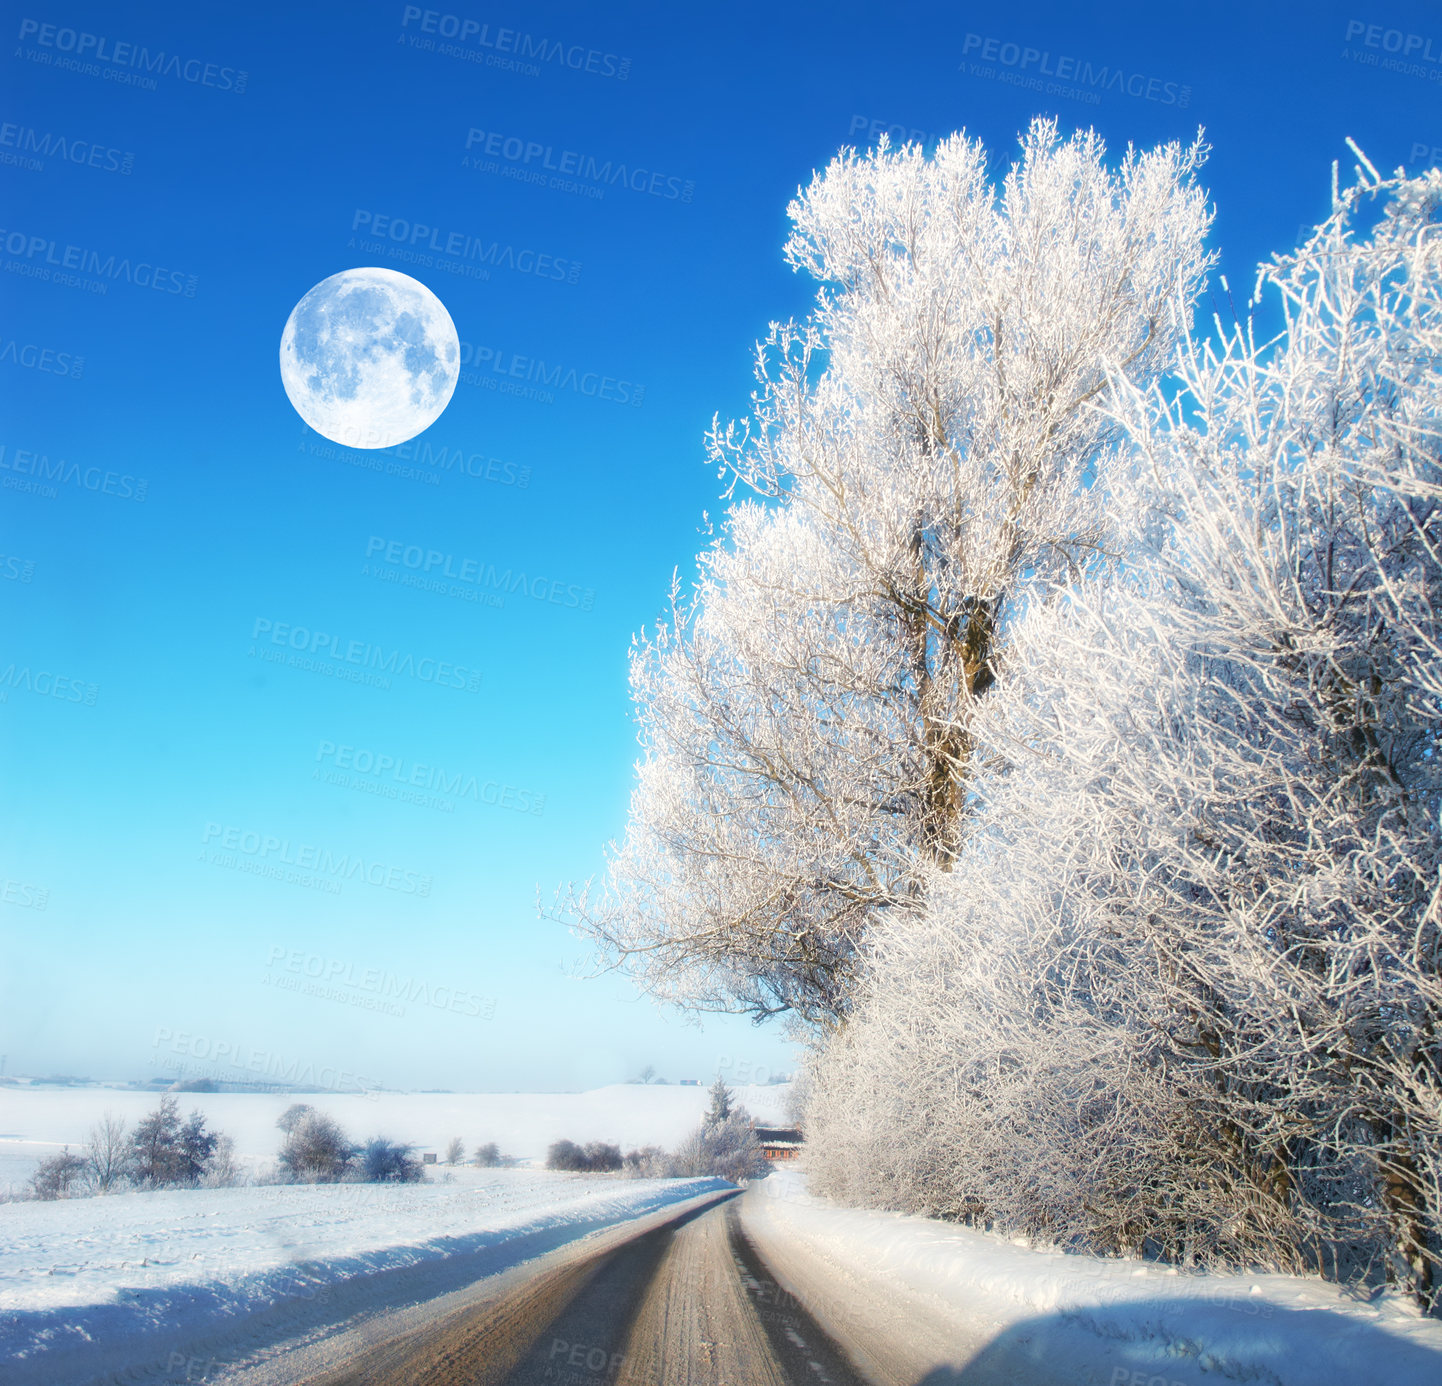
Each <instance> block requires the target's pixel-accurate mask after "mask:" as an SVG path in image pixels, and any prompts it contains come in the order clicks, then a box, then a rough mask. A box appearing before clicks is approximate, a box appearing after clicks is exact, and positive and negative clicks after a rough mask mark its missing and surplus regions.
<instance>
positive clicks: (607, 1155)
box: [546, 1140, 623, 1174]
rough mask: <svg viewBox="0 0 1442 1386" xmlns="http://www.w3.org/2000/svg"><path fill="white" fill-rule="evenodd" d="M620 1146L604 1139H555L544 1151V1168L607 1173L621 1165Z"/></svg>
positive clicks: (578, 1172) (582, 1172) (586, 1172)
mask: <svg viewBox="0 0 1442 1386" xmlns="http://www.w3.org/2000/svg"><path fill="white" fill-rule="evenodd" d="M622 1163H623V1161H622V1158H621V1147H620V1146H619V1145H608V1144H607V1143H606V1142H604V1141H587V1142H586V1144H585V1145H584V1146H580V1145H577V1144H576V1143H575V1141H567V1140H560V1141H556V1142H555V1143H554V1144H553V1145H552V1146H551V1148H550V1149H549V1150H548V1151H547V1152H546V1168H547V1169H560V1170H570V1171H572V1172H574V1173H577V1174H609V1173H611V1172H612V1171H614V1170H618V1169H620V1168H621V1166H622Z"/></svg>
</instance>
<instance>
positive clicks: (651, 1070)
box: [641, 1064, 656, 1083]
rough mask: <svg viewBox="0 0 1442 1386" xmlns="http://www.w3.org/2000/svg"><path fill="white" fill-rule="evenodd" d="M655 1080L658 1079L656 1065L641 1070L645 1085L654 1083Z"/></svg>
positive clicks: (648, 1065) (649, 1065)
mask: <svg viewBox="0 0 1442 1386" xmlns="http://www.w3.org/2000/svg"><path fill="white" fill-rule="evenodd" d="M655 1079H656V1065H655V1064H647V1065H646V1067H645V1068H643V1069H642V1070H641V1081H642V1082H643V1083H651V1082H654V1081H655Z"/></svg>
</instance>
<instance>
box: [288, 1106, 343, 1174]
mask: <svg viewBox="0 0 1442 1386" xmlns="http://www.w3.org/2000/svg"><path fill="white" fill-rule="evenodd" d="M276 1125H277V1126H279V1127H280V1129H281V1130H282V1131H284V1132H285V1141H284V1142H283V1144H282V1145H281V1148H280V1157H279V1159H280V1168H281V1170H282V1172H283V1173H284V1175H285V1176H286V1177H287V1178H289V1179H294V1180H296V1181H298V1182H301V1183H318V1184H330V1183H334V1182H335V1181H337V1180H339V1179H342V1178H344V1177H345V1175H346V1173H347V1172H348V1171H349V1170H350V1168H351V1166H352V1162H353V1161H354V1159H355V1157H356V1154H357V1147H356V1145H355V1143H354V1142H353V1141H352V1140H351V1139H350V1137H349V1136H347V1135H346V1133H345V1132H344V1131H343V1130H342V1129H341V1127H340V1125H339V1123H338V1122H336V1121H335V1120H334V1119H333V1118H331V1117H328V1116H326V1115H325V1113H323V1112H317V1111H316V1110H315V1109H314V1108H313V1107H310V1106H308V1105H306V1104H305V1103H299V1102H298V1103H296V1104H295V1105H294V1106H293V1107H290V1108H288V1109H287V1110H286V1111H285V1112H284V1113H283V1114H282V1115H281V1117H280V1119H279V1120H278V1121H277V1122H276Z"/></svg>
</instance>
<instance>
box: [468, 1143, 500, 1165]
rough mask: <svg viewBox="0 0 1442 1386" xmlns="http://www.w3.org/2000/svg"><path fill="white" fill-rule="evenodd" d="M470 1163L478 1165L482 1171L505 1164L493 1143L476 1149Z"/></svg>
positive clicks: (498, 1149)
mask: <svg viewBox="0 0 1442 1386" xmlns="http://www.w3.org/2000/svg"><path fill="white" fill-rule="evenodd" d="M471 1163H472V1164H476V1165H480V1166H481V1167H482V1168H483V1169H494V1168H495V1167H496V1166H497V1165H503V1164H505V1161H504V1160H503V1159H502V1158H501V1152H500V1148H499V1147H498V1146H497V1145H496V1143H495V1141H487V1142H486V1144H485V1145H478V1146H477V1147H476V1153H475V1154H474V1155H472V1156H471Z"/></svg>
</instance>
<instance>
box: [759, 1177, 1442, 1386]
mask: <svg viewBox="0 0 1442 1386" xmlns="http://www.w3.org/2000/svg"><path fill="white" fill-rule="evenodd" d="M742 1210H743V1217H744V1220H745V1225H746V1227H747V1230H748V1232H750V1233H752V1235H753V1236H754V1238H755V1240H756V1243H757V1245H758V1246H759V1247H760V1249H761V1251H762V1253H763V1255H766V1254H768V1253H770V1254H772V1255H774V1256H775V1258H776V1259H775V1260H774V1261H773V1262H772V1265H773V1269H776V1270H778V1272H781V1274H780V1278H781V1279H782V1280H783V1282H787V1281H789V1282H790V1283H789V1284H788V1286H787V1288H788V1289H790V1290H791V1291H792V1292H793V1293H795V1294H796V1296H797V1298H798V1299H800V1300H801V1301H802V1302H803V1303H804V1304H805V1305H806V1307H807V1308H808V1309H809V1310H810V1311H811V1312H812V1313H813V1314H814V1315H816V1317H817V1318H818V1319H819V1320H820V1321H821V1322H822V1324H823V1326H824V1327H826V1328H827V1329H828V1330H829V1331H830V1332H831V1333H832V1334H833V1335H834V1336H835V1337H837V1338H838V1340H840V1341H842V1342H843V1344H844V1345H846V1346H847V1347H848V1348H849V1349H850V1350H852V1351H853V1355H854V1356H856V1357H857V1360H858V1361H863V1360H865V1359H868V1358H869V1359H870V1362H869V1365H871V1366H873V1367H874V1368H876V1374H877V1375H878V1376H879V1377H880V1379H883V1380H884V1379H888V1377H889V1375H890V1374H891V1372H892V1371H895V1372H896V1374H897V1379H906V1377H905V1374H906V1373H908V1372H918V1369H920V1370H922V1371H935V1370H937V1369H938V1368H940V1369H941V1370H942V1371H943V1372H944V1371H946V1370H947V1369H948V1368H949V1369H951V1370H953V1371H959V1370H960V1369H962V1368H963V1367H964V1368H965V1375H964V1377H959V1378H958V1379H964V1380H966V1381H967V1382H969V1383H970V1382H976V1383H978V1384H980V1383H983V1382H987V1383H989V1382H991V1381H993V1380H995V1381H997V1382H1016V1383H1022V1382H1028V1383H1029V1382H1049V1381H1065V1382H1067V1383H1072V1384H1074V1386H1078V1384H1079V1383H1083V1382H1086V1383H1096V1386H1194V1383H1195V1386H1216V1383H1217V1382H1218V1381H1219V1380H1220V1381H1236V1382H1265V1383H1268V1386H1335V1383H1337V1382H1339V1381H1355V1382H1370V1383H1377V1386H1435V1384H1436V1383H1437V1382H1438V1381H1442V1322H1438V1321H1437V1320H1436V1319H1426V1318H1423V1317H1421V1316H1420V1315H1419V1314H1418V1313H1417V1312H1416V1310H1415V1309H1414V1308H1413V1307H1412V1306H1411V1305H1410V1304H1409V1303H1407V1302H1406V1301H1404V1300H1402V1299H1400V1298H1398V1297H1396V1296H1394V1295H1382V1296H1379V1297H1377V1298H1376V1299H1374V1300H1372V1301H1363V1300H1359V1299H1356V1298H1352V1297H1350V1296H1349V1295H1348V1294H1347V1293H1346V1292H1345V1291H1343V1290H1342V1289H1340V1288H1339V1287H1337V1286H1335V1285H1329V1284H1326V1283H1325V1282H1323V1281H1320V1280H1307V1279H1299V1278H1295V1277H1292V1276H1283V1275H1211V1274H1189V1273H1179V1272H1177V1271H1176V1270H1174V1269H1171V1268H1168V1267H1164V1266H1159V1265H1157V1264H1155V1263H1150V1262H1143V1261H1109V1260H1104V1259H1101V1258H1098V1257H1092V1256H1075V1255H1067V1254H1064V1253H1061V1252H1051V1251H1038V1250H1033V1249H1030V1248H1028V1247H1026V1246H1024V1245H1019V1244H1015V1243H1013V1242H1010V1241H1008V1240H1007V1239H1005V1238H1003V1237H1000V1236H995V1235H991V1234H988V1233H983V1232H976V1231H972V1230H970V1229H968V1228H963V1227H958V1226H955V1225H953V1224H950V1223H943V1222H936V1221H932V1220H930V1219H927V1218H918V1217H907V1216H903V1215H901V1214H898V1213H879V1212H868V1211H865V1210H860V1209H851V1208H839V1207H836V1206H834V1205H832V1204H830V1203H828V1202H826V1201H825V1200H822V1199H818V1198H814V1197H812V1196H810V1195H809V1194H808V1193H807V1191H806V1185H805V1174H804V1171H801V1170H784V1171H781V1170H778V1171H777V1172H776V1173H774V1174H773V1175H772V1176H771V1177H770V1178H768V1179H767V1180H765V1181H763V1182H762V1183H761V1184H759V1185H757V1186H756V1187H754V1188H753V1189H751V1190H750V1191H749V1192H748V1193H747V1196H746V1198H745V1200H744V1201H743V1204H742ZM863 1302H866V1303H868V1304H869V1307H870V1310H871V1311H872V1312H871V1313H870V1316H869V1317H868V1318H867V1319H866V1320H865V1322H862V1321H861V1320H859V1319H858V1318H857V1316H856V1306H857V1305H859V1304H861V1303H863ZM893 1333H894V1334H895V1335H896V1341H895V1342H880V1341H878V1338H882V1337H890V1336H891V1335H892V1334H893ZM848 1340H849V1341H848ZM898 1362H900V1367H899V1368H898V1367H897V1366H896V1364H897V1363H898ZM910 1379H911V1380H917V1379H919V1374H918V1375H913V1376H911V1377H910ZM949 1379H951V1378H950V1377H949V1376H940V1375H939V1376H936V1377H931V1376H928V1377H927V1380H928V1381H930V1380H936V1381H943V1380H949Z"/></svg>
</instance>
